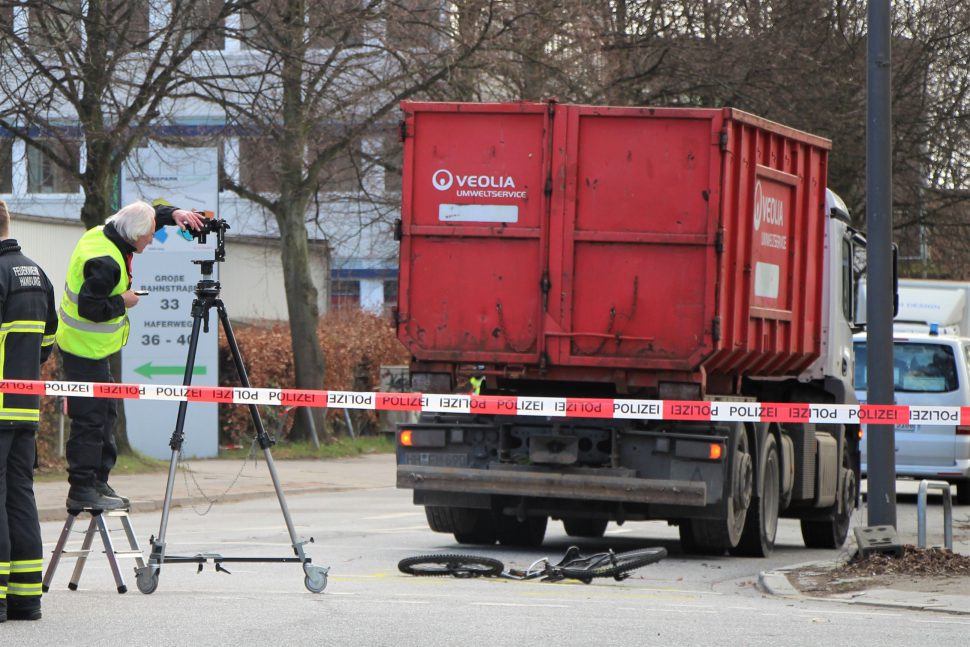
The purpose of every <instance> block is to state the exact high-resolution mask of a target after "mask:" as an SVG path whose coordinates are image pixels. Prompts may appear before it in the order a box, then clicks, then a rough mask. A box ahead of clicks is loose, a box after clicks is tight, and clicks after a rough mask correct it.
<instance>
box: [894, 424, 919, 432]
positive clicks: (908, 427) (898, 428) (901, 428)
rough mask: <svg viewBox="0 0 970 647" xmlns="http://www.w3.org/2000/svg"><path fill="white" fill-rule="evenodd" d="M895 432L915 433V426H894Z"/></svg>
mask: <svg viewBox="0 0 970 647" xmlns="http://www.w3.org/2000/svg"><path fill="white" fill-rule="evenodd" d="M896 431H916V425H896Z"/></svg>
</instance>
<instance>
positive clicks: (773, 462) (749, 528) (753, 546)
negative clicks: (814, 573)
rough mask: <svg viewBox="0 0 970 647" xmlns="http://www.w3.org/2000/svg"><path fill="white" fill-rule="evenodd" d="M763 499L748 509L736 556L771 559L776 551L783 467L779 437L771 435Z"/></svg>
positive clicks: (764, 465)
mask: <svg viewBox="0 0 970 647" xmlns="http://www.w3.org/2000/svg"><path fill="white" fill-rule="evenodd" d="M759 471H760V472H761V496H760V497H758V498H756V499H754V500H753V501H752V503H753V504H754V505H752V506H750V507H749V508H748V517H747V520H746V521H745V523H744V532H743V533H741V541H740V542H739V543H738V545H737V546H736V547H734V548H731V549H730V553H731V554H732V555H743V556H746V557H767V556H769V555H771V553H772V551H773V550H774V549H775V535H776V534H777V533H778V510H779V501H780V499H781V495H780V491H781V468H780V466H779V462H778V445H777V444H776V443H775V437H774V436H771V435H768V436H766V437H765V443H764V446H763V447H762V450H761V469H760V470H759Z"/></svg>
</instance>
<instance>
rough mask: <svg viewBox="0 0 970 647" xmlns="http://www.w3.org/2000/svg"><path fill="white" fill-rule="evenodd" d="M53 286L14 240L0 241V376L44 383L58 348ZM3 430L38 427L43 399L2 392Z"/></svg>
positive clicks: (0, 410)
mask: <svg viewBox="0 0 970 647" xmlns="http://www.w3.org/2000/svg"><path fill="white" fill-rule="evenodd" d="M56 331H57V310H56V308H55V307H54V288H53V287H52V286H51V282H50V280H48V278H47V275H46V274H44V270H42V269H41V268H40V266H39V265H37V263H35V262H33V261H32V260H30V259H29V258H27V257H26V256H24V255H23V253H22V252H21V251H20V245H18V244H17V241H16V240H13V239H7V240H0V378H2V379H5V380H12V379H21V380H37V379H40V365H41V362H44V361H46V360H47V358H48V357H49V356H50V353H51V349H53V347H54V333H55V332H56ZM0 398H2V399H0V429H3V428H5V427H7V428H9V427H32V428H36V427H37V415H36V412H37V411H39V409H40V396H37V395H21V394H18V393H0Z"/></svg>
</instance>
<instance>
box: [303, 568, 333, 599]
mask: <svg viewBox="0 0 970 647" xmlns="http://www.w3.org/2000/svg"><path fill="white" fill-rule="evenodd" d="M303 570H304V571H305V572H306V577H305V578H303V584H304V585H305V586H306V588H307V590H308V591H310V593H321V592H323V590H324V589H325V588H327V572H328V571H329V569H326V568H321V567H319V566H306V567H305V568H304V569H303Z"/></svg>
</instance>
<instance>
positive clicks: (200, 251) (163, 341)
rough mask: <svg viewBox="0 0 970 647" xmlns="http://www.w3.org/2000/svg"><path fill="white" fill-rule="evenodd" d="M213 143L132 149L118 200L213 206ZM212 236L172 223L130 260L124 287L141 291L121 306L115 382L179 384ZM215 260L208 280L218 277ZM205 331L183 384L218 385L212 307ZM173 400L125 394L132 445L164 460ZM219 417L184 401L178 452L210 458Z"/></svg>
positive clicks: (214, 449) (209, 406)
mask: <svg viewBox="0 0 970 647" xmlns="http://www.w3.org/2000/svg"><path fill="white" fill-rule="evenodd" d="M217 154H218V152H217V150H216V149H214V148H206V149H200V148H190V149H180V148H164V147H160V146H149V147H146V148H140V149H137V150H136V152H135V153H134V154H133V155H132V160H131V162H130V163H129V165H128V166H126V167H125V169H124V170H123V171H122V184H121V188H122V191H121V196H122V203H123V204H128V203H129V202H133V201H135V200H145V201H146V202H152V201H153V200H156V199H159V198H160V199H164V200H166V201H167V202H169V203H171V204H173V205H176V206H178V207H181V208H184V209H198V210H210V211H214V212H217V210H218V183H217V179H218V158H217ZM214 253H215V242H214V239H213V238H210V239H209V240H208V241H207V242H206V244H205V245H201V244H199V243H198V241H197V240H195V239H192V240H186V239H185V238H183V236H182V235H181V233H180V232H179V230H178V228H177V227H165V228H163V229H161V230H159V231H158V232H156V233H155V238H154V240H153V241H152V243H151V245H149V246H148V247H147V248H146V249H145V251H144V252H143V253H142V254H136V255H135V257H134V259H133V261H132V275H133V280H132V287H133V289H136V290H146V291H148V294H147V295H146V296H143V297H141V299H140V300H139V302H138V305H136V306H135V307H134V308H132V309H131V310H129V313H128V315H129V319H130V321H131V332H130V335H129V337H128V344H127V345H126V346H125V347H124V349H123V351H122V375H121V381H122V382H125V383H129V384H131V383H137V384H173V385H180V384H183V381H184V378H185V370H186V360H187V357H188V350H189V342H190V339H191V336H192V325H193V318H192V304H193V300H194V298H195V294H194V292H195V288H196V285H197V284H198V282H199V280H200V279H201V278H202V274H201V268H200V265H198V264H196V263H193V261H199V260H212V259H213V257H214ZM218 268H219V264H218V263H216V264H215V270H214V274H213V276H211V277H208V278H212V279H213V280H218ZM204 314H205V315H206V318H207V319H208V320H209V322H208V323H209V326H208V327H209V331H208V332H204V331H203V330H202V328H201V327H200V331H199V339H198V345H197V350H196V358H195V362H194V366H193V370H192V375H191V377H190V382H191V383H192V384H195V385H200V386H217V385H218V383H219V351H218V333H217V331H218V329H219V319H218V313H217V312H216V311H215V310H214V309H212V310H211V311H210V312H208V313H204ZM178 407H179V403H178V402H163V401H141V400H126V401H125V415H126V417H127V420H128V440H129V441H130V442H131V444H132V446H133V447H134V448H135V449H137V450H138V451H140V452H142V453H144V454H147V455H148V456H152V457H155V458H163V459H164V458H169V457H170V456H171V452H172V450H171V448H170V447H169V444H168V443H169V440H170V438H171V435H172V431H173V430H174V429H175V422H176V418H177V415H178ZM218 427H219V421H218V409H217V405H215V404H206V403H195V402H193V403H190V404H189V405H188V409H187V411H186V418H185V426H184V432H185V438H184V442H183V445H182V452H183V454H184V455H185V456H187V457H199V458H205V457H214V456H217V455H218V453H219V429H218Z"/></svg>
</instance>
